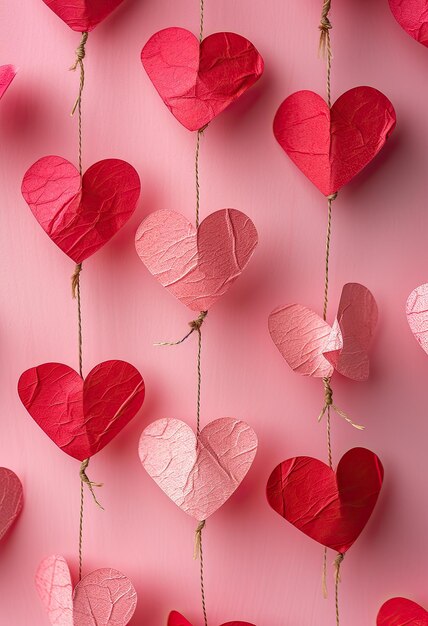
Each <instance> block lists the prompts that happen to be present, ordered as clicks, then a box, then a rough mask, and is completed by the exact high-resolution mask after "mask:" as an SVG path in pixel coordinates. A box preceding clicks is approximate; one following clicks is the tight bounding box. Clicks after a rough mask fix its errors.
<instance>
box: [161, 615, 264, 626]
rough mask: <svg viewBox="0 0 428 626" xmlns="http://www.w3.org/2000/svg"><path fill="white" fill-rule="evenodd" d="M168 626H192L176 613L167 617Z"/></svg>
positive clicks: (231, 625) (230, 625)
mask: <svg viewBox="0 0 428 626" xmlns="http://www.w3.org/2000/svg"><path fill="white" fill-rule="evenodd" d="M168 626H192V624H191V623H190V622H189V620H187V619H186V618H185V617H183V615H181V613H178V611H171V613H170V614H169V616H168ZM223 626H254V624H249V623H248V622H226V624H223Z"/></svg>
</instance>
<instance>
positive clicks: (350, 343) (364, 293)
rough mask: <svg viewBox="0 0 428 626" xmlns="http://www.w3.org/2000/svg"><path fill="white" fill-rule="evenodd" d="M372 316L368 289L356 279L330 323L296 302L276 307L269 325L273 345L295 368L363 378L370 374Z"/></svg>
mask: <svg viewBox="0 0 428 626" xmlns="http://www.w3.org/2000/svg"><path fill="white" fill-rule="evenodd" d="M377 318H378V311H377V305H376V302H375V299H374V298H373V295H372V294H371V292H370V291H369V290H368V289H367V288H366V287H364V286H363V285H360V284H358V283H347V284H346V285H345V286H344V287H343V290H342V295H341V298H340V302H339V309H338V313H337V317H336V319H335V321H334V324H333V326H330V325H329V324H327V322H325V321H324V320H323V319H322V318H321V317H320V316H319V315H318V314H317V313H315V312H314V311H311V310H310V309H308V308H307V307H305V306H302V305H301V304H289V305H286V306H283V307H279V308H277V309H275V310H274V311H273V312H272V313H271V314H270V316H269V321H268V325H269V332H270V334H271V337H272V340H273V342H274V344H275V345H276V347H277V348H278V350H279V352H280V353H281V355H282V356H283V358H284V359H285V360H286V362H287V363H288V365H289V366H290V367H291V369H292V370H294V371H295V372H298V373H299V374H303V376H314V377H317V378H330V377H331V375H332V374H333V372H334V370H336V371H337V372H339V373H340V374H342V375H343V376H346V377H347V378H351V379H352V380H359V381H363V380H367V378H368V376H369V357H368V349H369V346H370V343H371V340H372V337H373V334H374V331H375V328H376V324H377Z"/></svg>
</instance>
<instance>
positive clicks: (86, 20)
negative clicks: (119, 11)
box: [43, 0, 123, 33]
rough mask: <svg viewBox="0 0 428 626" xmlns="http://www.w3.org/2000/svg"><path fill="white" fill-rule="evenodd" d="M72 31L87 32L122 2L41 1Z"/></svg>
mask: <svg viewBox="0 0 428 626" xmlns="http://www.w3.org/2000/svg"><path fill="white" fill-rule="evenodd" d="M43 2H44V3H45V4H46V5H47V6H48V7H49V8H50V9H52V11H53V12H54V13H56V14H57V15H58V17H60V18H61V19H62V20H63V21H64V22H65V23H66V24H67V26H69V27H70V28H71V29H72V30H76V31H77V32H79V33H83V32H85V31H86V32H89V31H91V30H93V29H94V28H95V26H97V25H98V24H99V23H100V22H102V21H103V20H105V18H106V17H108V16H109V15H110V13H112V12H113V11H114V10H115V9H116V8H117V7H118V6H119V5H121V4H122V2H123V0H43Z"/></svg>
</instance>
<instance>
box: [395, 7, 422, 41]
mask: <svg viewBox="0 0 428 626" xmlns="http://www.w3.org/2000/svg"><path fill="white" fill-rule="evenodd" d="M389 6H390V8H391V11H392V14H393V16H394V17H395V19H396V20H397V22H398V23H399V24H400V26H401V27H402V28H404V30H405V31H406V33H408V34H409V35H410V36H411V37H413V39H416V41H419V43H421V44H423V45H424V46H428V0H389Z"/></svg>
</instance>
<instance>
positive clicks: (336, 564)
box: [334, 552, 345, 626]
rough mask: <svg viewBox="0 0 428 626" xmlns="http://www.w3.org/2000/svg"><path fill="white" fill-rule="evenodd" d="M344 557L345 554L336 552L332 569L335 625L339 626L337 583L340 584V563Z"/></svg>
mask: <svg viewBox="0 0 428 626" xmlns="http://www.w3.org/2000/svg"><path fill="white" fill-rule="evenodd" d="M344 558H345V555H344V554H342V553H341V552H339V553H338V555H337V557H336V559H335V561H334V569H335V574H334V579H335V585H334V595H335V605H336V626H340V613H339V584H340V582H341V581H340V567H341V565H342V562H343V559H344Z"/></svg>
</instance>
